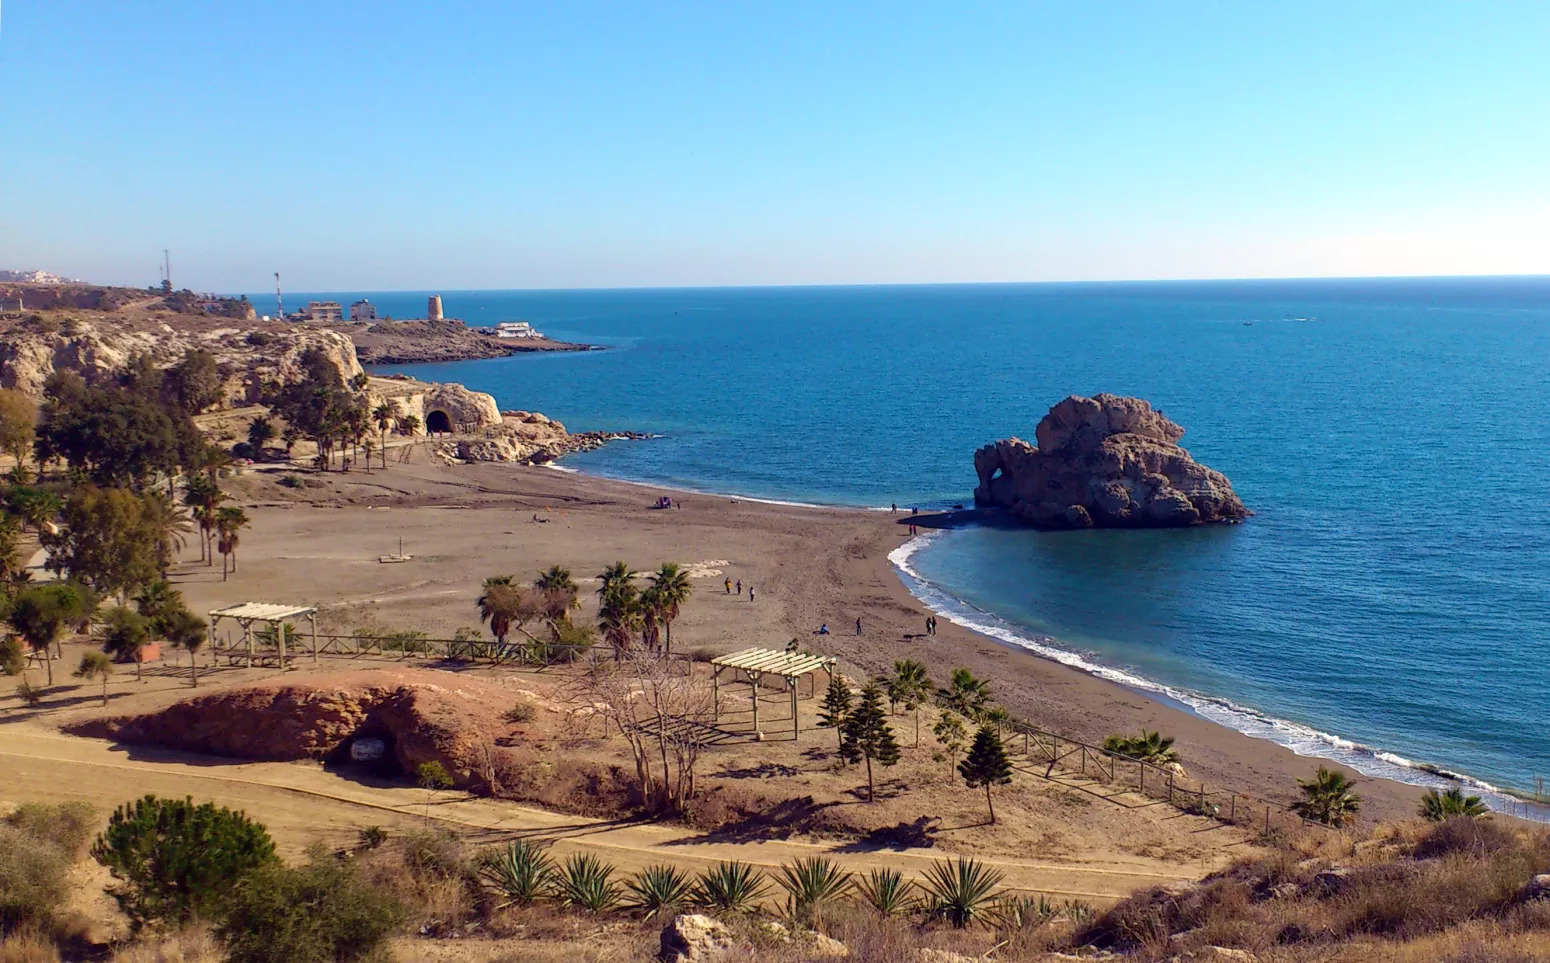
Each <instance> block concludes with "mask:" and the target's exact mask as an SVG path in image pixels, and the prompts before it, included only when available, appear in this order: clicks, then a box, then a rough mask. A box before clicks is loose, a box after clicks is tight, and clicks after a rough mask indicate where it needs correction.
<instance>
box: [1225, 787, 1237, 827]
mask: <svg viewBox="0 0 1550 963" xmlns="http://www.w3.org/2000/svg"><path fill="white" fill-rule="evenodd" d="M1227 819H1228V820H1229V821H1230V822H1237V821H1238V794H1237V793H1233V794H1232V810H1231V812H1230V813H1229V814H1228V816H1227Z"/></svg>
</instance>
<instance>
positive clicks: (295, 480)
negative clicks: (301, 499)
mask: <svg viewBox="0 0 1550 963" xmlns="http://www.w3.org/2000/svg"><path fill="white" fill-rule="evenodd" d="M277 484H279V485H282V486H284V487H286V488H300V487H301V476H300V475H281V476H280V480H279V482H278V483H277Z"/></svg>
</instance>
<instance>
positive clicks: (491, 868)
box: [479, 839, 555, 909]
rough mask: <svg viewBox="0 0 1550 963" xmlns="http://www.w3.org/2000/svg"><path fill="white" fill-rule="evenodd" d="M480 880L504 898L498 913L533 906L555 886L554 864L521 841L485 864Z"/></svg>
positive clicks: (547, 856)
mask: <svg viewBox="0 0 1550 963" xmlns="http://www.w3.org/2000/svg"><path fill="white" fill-rule="evenodd" d="M479 876H480V878H481V879H483V880H484V881H485V883H487V884H488V885H490V886H491V887H493V888H494V889H495V891H496V892H497V893H499V894H500V895H501V896H502V897H504V900H503V902H501V903H500V904H498V905H497V906H496V909H504V908H505V907H507V906H531V905H532V904H533V903H536V902H538V900H540V899H542V898H543V897H544V896H546V895H548V893H549V890H550V887H551V886H552V885H553V884H554V877H555V869H554V860H552V859H550V858H549V854H548V853H545V852H544V851H543V850H542V849H540V848H539V847H537V846H535V845H533V844H532V843H530V842H528V841H527V840H525V839H518V840H515V841H513V842H512V843H511V845H509V846H507V847H506V848H505V849H504V850H501V851H500V852H498V853H495V854H492V855H491V856H489V857H487V858H485V859H484V860H483V861H482V865H481V866H480V869H479Z"/></svg>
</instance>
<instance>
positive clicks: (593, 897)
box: [554, 853, 620, 913]
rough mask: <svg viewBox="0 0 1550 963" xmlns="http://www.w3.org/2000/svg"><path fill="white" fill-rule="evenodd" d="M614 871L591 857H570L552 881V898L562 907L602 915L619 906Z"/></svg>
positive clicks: (575, 854) (589, 855)
mask: <svg viewBox="0 0 1550 963" xmlns="http://www.w3.org/2000/svg"><path fill="white" fill-rule="evenodd" d="M613 874H614V867H613V864H611V863H605V862H603V861H602V860H601V859H598V858H597V857H596V856H594V855H592V854H591V853H572V854H571V855H570V857H569V858H567V859H566V860H565V866H564V868H563V869H561V870H560V872H559V875H558V876H557V877H556V878H555V881H554V895H555V896H556V897H557V898H558V899H559V901H560V902H561V903H562V904H564V905H566V906H579V907H581V908H582V909H584V910H586V911H587V912H589V913H602V912H604V911H606V910H611V909H613V908H614V907H615V906H617V905H619V896H620V893H619V884H618V883H615V882H614V881H613V879H612V877H613Z"/></svg>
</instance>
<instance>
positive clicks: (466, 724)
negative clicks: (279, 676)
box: [70, 669, 511, 790]
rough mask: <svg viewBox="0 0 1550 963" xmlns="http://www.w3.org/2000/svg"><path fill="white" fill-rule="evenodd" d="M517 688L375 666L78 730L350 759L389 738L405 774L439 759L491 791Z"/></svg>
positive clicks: (247, 753) (254, 753)
mask: <svg viewBox="0 0 1550 963" xmlns="http://www.w3.org/2000/svg"><path fill="white" fill-rule="evenodd" d="M510 703H511V695H510V693H508V692H506V691H505V690H503V689H502V688H501V687H500V686H499V685H498V684H495V683H491V682H485V681H483V680H479V679H471V678H468V677H466V676H459V675H453V674H451V673H445V672H434V671H431V670H407V669H406V670H367V671H362V672H351V673H341V674H339V675H335V676H320V677H314V678H313V679H311V680H309V681H301V680H291V681H270V682H260V683H256V684H253V685H246V686H237V687H233V688H230V689H223V690H221V691H219V692H212V693H210V694H208V695H201V696H195V697H194V698H191V699H186V700H184V701H182V702H178V703H175V704H173V705H171V706H168V707H167V708H165V709H162V710H160V711H158V712H152V713H148V714H146V715H139V716H122V717H116V718H108V719H94V720H90V721H88V722H84V723H80V724H78V725H76V726H74V727H71V729H70V731H72V732H74V733H75V734H77V735H88V736H97V737H106V738H111V739H116V740H118V741H120V742H124V743H129V744H133V745H152V746H161V747H164V748H169V749H181V750H185V751H189V752H200V753H208V754H211V755H218V756H227V757H235V758H238V759H264V760H274V761H288V760H295V759H319V760H341V759H342V758H344V757H345V756H346V755H347V754H348V752H349V748H350V745H351V743H352V742H354V741H355V740H357V739H362V738H370V739H379V740H382V742H383V743H384V744H385V745H386V749H387V754H388V758H389V760H390V762H391V763H392V764H393V765H392V766H391V767H390V768H396V769H397V771H398V772H399V773H403V774H411V775H412V774H413V773H414V772H415V769H416V768H417V767H418V766H419V765H420V764H421V763H424V762H432V761H434V762H439V763H441V764H442V766H443V767H445V768H446V770H447V772H448V773H450V774H451V775H452V777H453V781H454V782H455V783H456V785H457V786H459V787H460V788H468V789H475V790H485V789H487V788H488V787H487V785H486V782H487V778H488V777H487V775H486V773H485V770H486V769H487V766H488V762H489V760H488V756H489V753H490V752H491V751H492V749H491V746H490V736H491V734H492V733H498V732H500V731H502V728H503V727H502V726H501V725H500V722H499V719H500V713H501V712H502V711H504V710H505V709H506V708H508V707H509V706H510Z"/></svg>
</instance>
